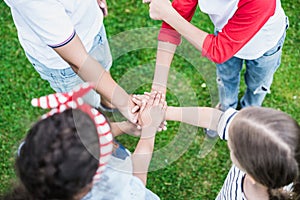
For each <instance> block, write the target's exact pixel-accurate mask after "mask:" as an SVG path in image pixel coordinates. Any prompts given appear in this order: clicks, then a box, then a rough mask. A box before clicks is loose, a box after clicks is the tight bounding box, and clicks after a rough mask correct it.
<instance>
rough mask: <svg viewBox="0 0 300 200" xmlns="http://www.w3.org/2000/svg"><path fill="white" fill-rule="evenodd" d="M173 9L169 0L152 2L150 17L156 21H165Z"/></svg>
mask: <svg viewBox="0 0 300 200" xmlns="http://www.w3.org/2000/svg"><path fill="white" fill-rule="evenodd" d="M169 9H172V4H171V2H170V1H169V0H151V1H150V4H149V15H150V18H151V19H154V20H164V18H165V15H166V13H168V12H169Z"/></svg>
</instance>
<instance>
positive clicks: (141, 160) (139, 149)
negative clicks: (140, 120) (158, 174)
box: [132, 127, 157, 185]
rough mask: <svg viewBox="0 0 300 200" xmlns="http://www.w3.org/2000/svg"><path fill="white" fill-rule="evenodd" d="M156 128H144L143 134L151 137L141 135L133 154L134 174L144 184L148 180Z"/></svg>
mask: <svg viewBox="0 0 300 200" xmlns="http://www.w3.org/2000/svg"><path fill="white" fill-rule="evenodd" d="M156 129H157V128H154V127H148V128H143V129H142V135H148V136H149V137H141V138H140V140H139V142H138V144H137V146H136V149H135V151H134V153H133V154H132V162H133V175H134V176H136V177H138V178H139V179H141V180H142V182H143V183H144V185H146V182H147V174H148V168H149V165H150V161H151V158H152V154H153V149H154V142H155V133H156ZM145 132H146V133H145Z"/></svg>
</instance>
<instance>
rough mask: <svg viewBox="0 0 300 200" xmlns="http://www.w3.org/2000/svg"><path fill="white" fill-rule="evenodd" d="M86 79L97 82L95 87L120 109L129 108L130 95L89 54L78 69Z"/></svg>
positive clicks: (79, 73)
mask: <svg viewBox="0 0 300 200" xmlns="http://www.w3.org/2000/svg"><path fill="white" fill-rule="evenodd" d="M78 75H79V76H80V77H81V78H82V79H83V80H85V81H90V82H93V83H94V84H95V89H96V91H97V92H98V93H100V94H101V95H102V96H103V97H104V98H106V99H108V100H110V101H111V103H112V104H113V105H114V106H116V107H117V108H118V109H123V108H127V105H128V102H129V95H128V94H127V93H126V91H125V90H123V89H122V88H121V87H120V86H119V85H118V84H117V83H116V82H115V81H114V80H113V79H112V78H111V76H110V75H109V73H108V72H107V71H105V70H104V68H103V67H102V66H101V65H100V63H99V62H98V61H96V60H95V59H93V58H92V57H91V56H88V57H87V59H86V60H85V62H84V63H83V65H82V66H81V67H80V69H79V71H78Z"/></svg>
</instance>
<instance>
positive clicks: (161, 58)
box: [152, 0, 198, 94]
mask: <svg viewBox="0 0 300 200" xmlns="http://www.w3.org/2000/svg"><path fill="white" fill-rule="evenodd" d="M197 3H198V1H197V0H174V1H173V2H172V5H173V7H174V9H175V10H177V11H178V12H179V13H180V14H181V15H182V16H184V17H185V19H186V20H188V21H190V20H191V19H192V17H193V15H194V12H195V9H196V7H197ZM179 43H180V34H179V33H178V32H177V31H175V30H174V29H173V28H172V27H171V26H170V25H169V24H167V23H165V22H163V24H162V27H161V30H160V32H159V35H158V47H157V54H156V68H155V73H154V79H153V84H152V91H160V92H162V93H164V94H165V93H166V86H167V80H168V73H169V68H170V66H171V62H172V60H173V56H174V53H175V51H176V47H177V45H179Z"/></svg>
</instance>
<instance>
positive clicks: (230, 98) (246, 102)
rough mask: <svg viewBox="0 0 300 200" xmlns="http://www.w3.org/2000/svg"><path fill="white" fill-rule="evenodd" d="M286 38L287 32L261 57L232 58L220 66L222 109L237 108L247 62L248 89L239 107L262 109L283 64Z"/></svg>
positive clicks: (218, 81) (218, 65)
mask: <svg viewBox="0 0 300 200" xmlns="http://www.w3.org/2000/svg"><path fill="white" fill-rule="evenodd" d="M287 28H288V21H287ZM285 35H286V32H284V34H283V35H282V37H281V38H280V40H279V41H278V43H277V44H276V45H275V46H274V47H273V48H271V49H270V50H268V51H267V52H265V53H264V54H263V55H262V56H261V57H260V58H257V59H254V60H244V59H240V58H237V57H232V58H230V59H229V60H228V61H226V62H224V63H222V64H217V83H218V89H219V100H220V109H221V110H223V111H225V110H227V109H228V108H229V107H231V108H234V109H236V108H237V105H238V93H239V84H240V73H241V70H242V67H243V63H244V62H245V65H246V72H245V74H244V78H245V83H246V85H247V89H246V91H245V94H244V96H243V97H242V98H241V100H240V106H241V108H243V107H247V106H261V104H262V102H263V100H264V98H265V96H266V94H267V93H270V87H271V84H272V81H273V75H274V73H275V72H276V70H277V68H278V67H279V65H280V62H281V54H282V46H283V43H284V39H285Z"/></svg>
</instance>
